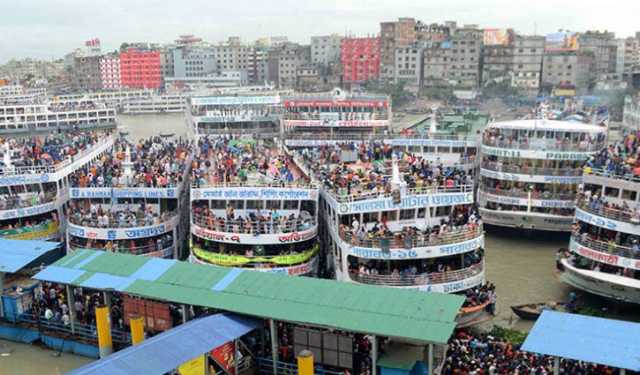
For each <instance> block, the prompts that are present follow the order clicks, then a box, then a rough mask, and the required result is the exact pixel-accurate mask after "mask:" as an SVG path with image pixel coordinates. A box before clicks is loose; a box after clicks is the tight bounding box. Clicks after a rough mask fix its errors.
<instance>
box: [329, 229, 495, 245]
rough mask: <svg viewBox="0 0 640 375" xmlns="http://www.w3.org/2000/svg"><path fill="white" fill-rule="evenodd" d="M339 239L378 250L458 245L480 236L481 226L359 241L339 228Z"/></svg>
mask: <svg viewBox="0 0 640 375" xmlns="http://www.w3.org/2000/svg"><path fill="white" fill-rule="evenodd" d="M339 233H340V238H342V239H343V240H344V241H345V242H347V243H349V244H351V245H353V246H359V247H366V248H373V249H380V248H382V247H388V248H390V249H410V248H415V247H427V246H439V245H449V244H454V243H460V242H464V241H468V240H472V239H474V238H477V237H479V236H481V235H482V233H483V228H482V226H477V225H475V226H467V227H465V228H463V229H459V230H455V231H452V232H449V233H444V234H433V235H432V234H428V235H425V234H418V235H407V234H405V233H396V234H395V235H394V236H391V237H378V236H375V237H369V234H368V233H367V238H365V239H359V238H358V236H357V235H356V234H353V231H351V230H348V229H345V228H344V227H341V228H340V230H339Z"/></svg>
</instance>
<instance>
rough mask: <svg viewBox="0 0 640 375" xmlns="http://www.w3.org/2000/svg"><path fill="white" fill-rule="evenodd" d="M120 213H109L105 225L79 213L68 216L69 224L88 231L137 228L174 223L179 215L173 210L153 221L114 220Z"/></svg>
mask: <svg viewBox="0 0 640 375" xmlns="http://www.w3.org/2000/svg"><path fill="white" fill-rule="evenodd" d="M122 212H124V211H122ZM122 212H111V215H109V221H108V222H105V223H101V222H100V219H98V218H94V217H91V218H84V217H82V216H81V214H79V213H78V215H73V214H72V215H69V222H70V223H72V224H75V225H78V226H80V227H87V228H89V229H91V228H93V229H107V228H139V227H149V226H153V225H160V224H162V223H166V222H171V221H174V219H177V218H178V216H179V215H180V212H179V211H178V210H175V211H171V212H163V213H162V214H161V215H160V216H159V217H154V220H148V219H146V218H139V217H135V218H133V219H123V220H119V219H116V218H115V216H116V215H118V214H119V213H122ZM130 213H131V214H133V215H135V214H136V211H130Z"/></svg>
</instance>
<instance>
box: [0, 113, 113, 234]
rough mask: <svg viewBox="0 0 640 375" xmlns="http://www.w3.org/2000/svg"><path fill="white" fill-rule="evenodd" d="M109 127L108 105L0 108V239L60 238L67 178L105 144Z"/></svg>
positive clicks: (108, 143)
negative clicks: (95, 106)
mask: <svg viewBox="0 0 640 375" xmlns="http://www.w3.org/2000/svg"><path fill="white" fill-rule="evenodd" d="M115 126H116V117H115V111H114V110H113V109H108V108H95V109H89V108H76V109H73V108H58V107H51V106H48V105H40V104H23V105H7V106H0V128H1V130H0V132H1V133H2V139H1V140H0V154H1V155H2V156H1V157H0V160H1V161H2V167H1V168H0V237H4V238H12V239H37V240H49V239H56V240H57V239H60V238H61V237H62V235H61V233H63V231H64V228H65V226H66V217H65V212H64V208H63V207H64V205H65V204H66V202H67V200H68V199H69V194H68V190H67V189H68V186H69V184H70V181H69V176H70V174H72V173H73V172H74V171H76V170H78V169H79V168H81V167H82V166H84V165H86V164H88V163H90V162H91V161H92V160H95V159H96V158H98V157H99V156H100V155H102V154H103V153H104V152H105V151H107V150H108V149H110V148H111V146H112V145H113V138H112V136H111V133H112V131H113V129H114V128H115ZM96 128H99V129H101V130H97V129H96ZM81 129H82V130H81ZM41 132H48V134H43V133H41Z"/></svg>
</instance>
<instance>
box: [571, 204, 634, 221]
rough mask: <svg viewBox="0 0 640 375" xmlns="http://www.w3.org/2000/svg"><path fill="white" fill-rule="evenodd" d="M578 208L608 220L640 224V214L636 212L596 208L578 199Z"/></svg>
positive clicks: (602, 207) (605, 207)
mask: <svg viewBox="0 0 640 375" xmlns="http://www.w3.org/2000/svg"><path fill="white" fill-rule="evenodd" d="M576 206H577V207H578V208H580V209H581V210H583V211H586V212H588V213H590V214H594V215H596V216H600V217H606V218H607V219H612V220H616V221H622V222H625V223H629V224H634V225H638V224H640V212H638V211H634V210H632V209H627V210H622V209H616V208H613V207H607V206H604V205H601V206H599V207H596V206H592V205H590V204H589V202H587V200H586V199H583V198H579V199H578V201H577V203H576Z"/></svg>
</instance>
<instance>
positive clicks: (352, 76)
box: [340, 37, 395, 84]
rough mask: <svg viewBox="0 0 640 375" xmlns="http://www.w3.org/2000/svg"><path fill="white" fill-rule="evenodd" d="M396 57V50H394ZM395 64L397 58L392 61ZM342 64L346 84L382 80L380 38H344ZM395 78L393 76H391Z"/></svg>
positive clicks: (341, 55)
mask: <svg viewBox="0 0 640 375" xmlns="http://www.w3.org/2000/svg"><path fill="white" fill-rule="evenodd" d="M394 55H395V50H394ZM392 61H393V63H394V64H395V56H394V59H393V60H392ZM340 62H341V63H342V68H343V77H342V78H343V82H344V83H345V84H353V83H364V82H366V81H369V80H377V79H378V78H380V67H381V60H380V38H377V37H376V38H371V37H366V38H344V39H342V43H341V44H340ZM391 78H393V76H391Z"/></svg>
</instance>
